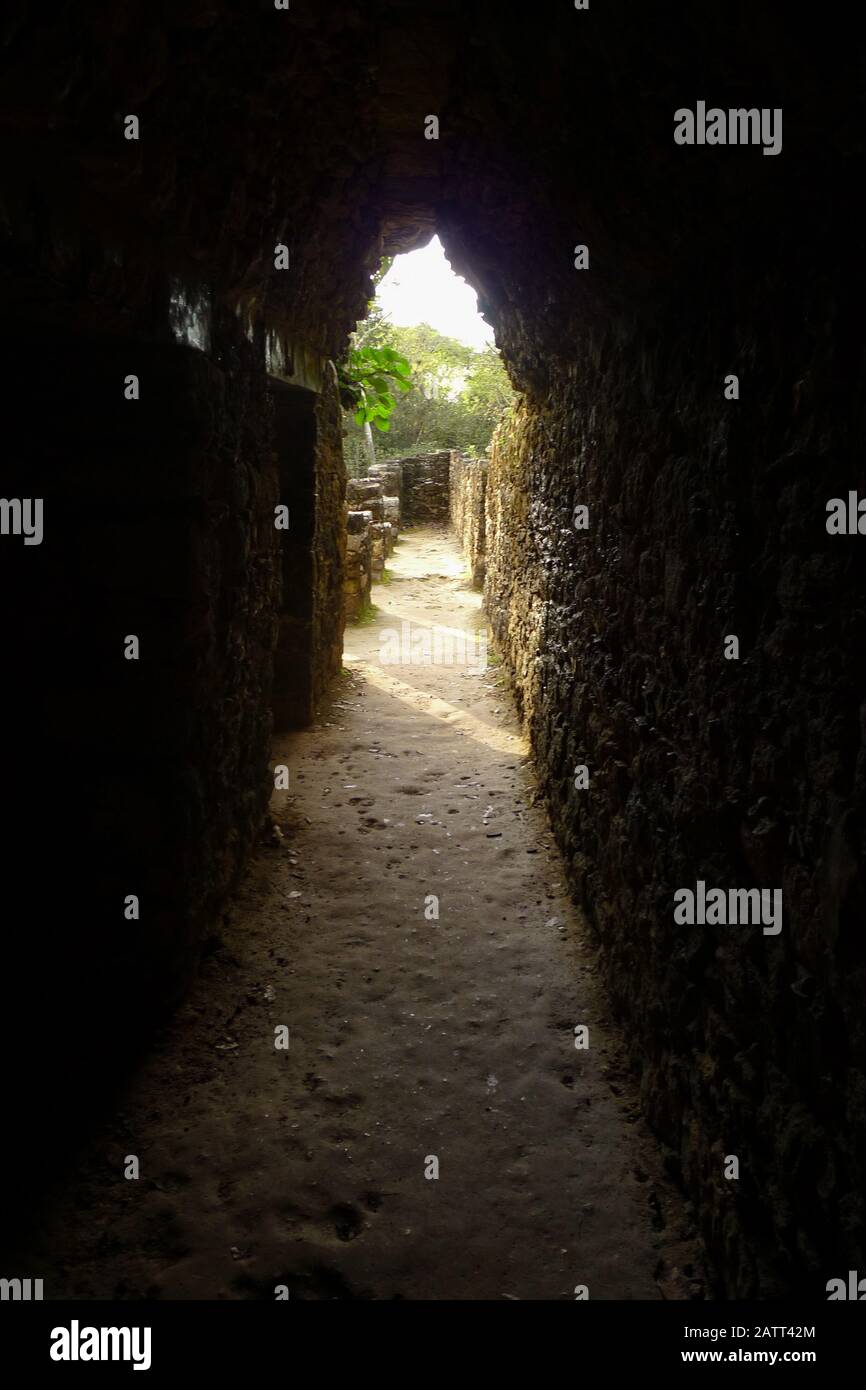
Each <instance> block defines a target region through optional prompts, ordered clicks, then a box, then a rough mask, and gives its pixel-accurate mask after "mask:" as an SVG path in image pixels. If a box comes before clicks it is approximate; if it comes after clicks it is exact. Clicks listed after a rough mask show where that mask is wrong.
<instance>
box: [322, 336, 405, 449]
mask: <svg viewBox="0 0 866 1390" xmlns="http://www.w3.org/2000/svg"><path fill="white" fill-rule="evenodd" d="M411 372H412V368H411V366H410V365H409V360H408V358H406V357H403V356H402V354H401V353H399V352H396V351H395V349H394V348H391V347H369V346H368V347H360V348H353V350H352V351H351V352H350V353H349V356H348V359H347V361H346V362H345V363H343V365H342V366H341V367H340V368H339V369H338V377H339V381H340V398H341V400H342V402H343V405H344V406H345V408H346V409H347V410H351V411H353V412H354V418H355V424H356V425H375V426H376V429H377V430H381V431H382V432H383V433H385V432H387V431H388V430H389V429H390V428H391V412H392V411H393V409H394V407H395V406H396V404H397V399H396V396H395V395H394V391H395V390H396V391H408V390H409V389H410V388H411V386H412V377H411Z"/></svg>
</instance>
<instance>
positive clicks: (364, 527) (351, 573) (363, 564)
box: [344, 511, 373, 622]
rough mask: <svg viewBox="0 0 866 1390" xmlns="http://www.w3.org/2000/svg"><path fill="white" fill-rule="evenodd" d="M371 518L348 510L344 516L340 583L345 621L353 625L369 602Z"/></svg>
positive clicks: (365, 512)
mask: <svg viewBox="0 0 866 1390" xmlns="http://www.w3.org/2000/svg"><path fill="white" fill-rule="evenodd" d="M372 520H373V518H372V515H371V513H370V512H368V511H350V512H349V513H348V515H347V517H346V529H347V535H346V574H345V581H344V590H345V612H346V621H347V622H354V621H355V620H356V619H357V618H359V617H360V616H361V614H362V613H363V611H364V609H365V608H367V607H368V606H369V603H370V585H371V584H372V582H373V578H372V560H373V552H372V537H371V534H370V529H371V525H372Z"/></svg>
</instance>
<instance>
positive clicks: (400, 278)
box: [376, 236, 493, 350]
mask: <svg viewBox="0 0 866 1390" xmlns="http://www.w3.org/2000/svg"><path fill="white" fill-rule="evenodd" d="M376 299H377V301H378V303H379V304H380V305H381V307H382V309H383V310H384V312H385V313H386V314H387V315H388V317H389V318H390V320H391V322H392V323H394V324H396V325H397V327H398V328H414V327H415V326H416V325H417V324H419V323H429V324H430V327H431V328H435V329H437V330H438V332H440V333H444V334H445V336H446V337H447V338H456V339H457V341H458V342H460V343H466V344H467V346H468V347H472V348H475V349H476V350H478V349H480V348H483V347H486V346H487V344H488V343H492V342H493V329H492V328H491V327H490V325H489V324H488V323H485V322H484V319H483V318H482V317H481V315H480V314H479V312H478V297H477V295H476V293H475V291H474V290H473V289H472V287H471V285H467V283H466V281H465V280H461V279H460V278H459V277H458V276H457V275H455V274H454V271H453V270H452V269H451V267H450V265H449V264H448V262H447V261H446V259H445V252H444V251H443V250H442V243H441V241H440V240H439V238H438V236H434V238H433V240H432V241H431V242H430V243H429V244H428V245H427V246H423V247H422V248H421V250H420V251H410V252H409V253H408V255H405V256H396V257H395V258H394V264H393V265H392V266H391V269H390V270H389V271H388V274H387V275H386V276H385V277H384V279H383V280H382V281H381V282H380V284H379V285H378V287H377V289H376Z"/></svg>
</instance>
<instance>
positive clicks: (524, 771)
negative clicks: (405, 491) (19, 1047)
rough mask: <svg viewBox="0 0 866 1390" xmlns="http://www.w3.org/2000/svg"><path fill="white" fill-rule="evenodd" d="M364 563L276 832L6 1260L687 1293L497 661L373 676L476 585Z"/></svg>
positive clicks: (324, 1287) (297, 739) (676, 1201)
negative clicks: (365, 577)
mask: <svg viewBox="0 0 866 1390" xmlns="http://www.w3.org/2000/svg"><path fill="white" fill-rule="evenodd" d="M389 569H390V572H391V576H392V577H391V579H390V582H388V583H385V584H381V585H379V586H377V587H376V589H375V591H374V601H375V604H376V605H377V612H376V613H375V615H374V619H373V621H370V622H367V623H365V624H363V625H361V626H357V627H354V628H351V629H350V630H349V633H348V638H347V649H346V657H345V662H346V672H345V674H344V677H343V679H342V682H341V687H340V689H339V690H338V692H337V693H336V694H335V696H334V698H333V700H332V701H331V703H330V704H329V706H328V707H327V708H326V709H325V710H324V711H323V712H322V714H321V716H320V718H319V721H318V723H317V724H316V726H315V727H314V728H312V729H310V730H307V731H304V732H303V733H299V734H297V735H293V736H291V737H289V738H285V739H282V740H281V741H280V742H279V743H278V744H277V746H276V749H275V757H274V761H275V763H285V764H286V765H287V766H288V768H289V770H290V779H291V780H290V788H289V790H288V791H287V792H286V791H281V792H276V793H275V794H274V798H273V803H272V814H273V818H274V822H275V824H276V826H277V827H278V832H276V831H275V832H273V833H272V834H271V837H270V839H268V840H266V841H265V842H264V843H263V844H262V846H261V847H260V850H259V851H258V853H257V855H256V857H255V859H254V862H253V864H252V866H251V868H250V870H249V872H248V873H247V875H246V877H245V880H244V883H243V886H242V889H241V891H240V893H239V896H238V898H237V899H236V901H235V902H234V904H233V905H232V907H231V909H230V911H229V912H228V913H227V914H226V917H225V920H224V924H223V926H222V928H221V932H220V935H219V937H218V938H216V939H215V940H214V942H212V943H211V950H210V952H209V954H208V957H207V959H206V960H205V963H204V965H203V968H202V972H201V974H200V976H199V978H198V980H197V982H196V985H195V987H194V990H193V992H192V994H191V996H190V997H189V999H188V1000H187V1002H186V1003H185V1004H184V1006H183V1007H182V1009H181V1010H180V1011H179V1013H178V1014H177V1015H176V1017H175V1018H174V1019H173V1020H172V1021H171V1023H170V1024H169V1025H168V1026H167V1027H166V1028H165V1029H164V1030H163V1031H162V1033H161V1035H160V1037H159V1040H158V1046H157V1048H156V1049H155V1050H154V1051H153V1052H152V1053H151V1055H150V1056H149V1057H148V1059H147V1061H146V1062H145V1063H144V1065H143V1066H142V1067H141V1068H140V1069H139V1071H138V1074H137V1075H136V1077H135V1078H134V1079H133V1080H131V1081H130V1083H129V1084H128V1086H127V1088H126V1091H125V1094H124V1095H123V1097H122V1099H121V1105H120V1108H119V1109H118V1110H117V1112H116V1113H115V1114H114V1115H113V1116H112V1117H111V1118H110V1119H109V1120H108V1121H107V1122H106V1124H105V1125H104V1127H103V1128H101V1129H100V1132H99V1133H98V1134H96V1135H95V1136H94V1137H93V1139H92V1141H91V1142H90V1143H89V1144H88V1146H87V1148H86V1150H85V1152H84V1153H83V1154H82V1155H81V1159H80V1167H79V1170H78V1172H77V1174H76V1175H75V1177H74V1179H73V1181H72V1183H71V1184H69V1183H67V1184H66V1185H65V1187H64V1190H63V1192H62V1193H60V1194H57V1195H56V1197H55V1199H54V1200H53V1202H52V1205H51V1208H50V1210H49V1214H48V1216H47V1217H46V1219H45V1220H44V1221H43V1223H42V1225H41V1227H40V1231H39V1235H38V1240H37V1242H36V1244H35V1245H34V1246H32V1247H31V1249H30V1251H29V1253H28V1255H27V1259H26V1263H27V1265H28V1266H29V1267H30V1268H27V1269H24V1268H22V1269H20V1270H17V1271H16V1272H20V1273H21V1274H26V1273H29V1272H31V1271H32V1273H33V1274H34V1275H39V1276H42V1277H44V1278H45V1279H46V1288H45V1296H46V1298H49V1297H60V1298H63V1297H83V1298H90V1297H102V1298H116V1297H126V1298H136V1297H159V1298H162V1299H187V1298H208V1299H236V1298H250V1297H253V1298H256V1297H263V1298H274V1296H275V1294H274V1290H275V1288H276V1286H278V1285H283V1284H284V1285H287V1286H288V1289H289V1290H290V1296H291V1297H292V1298H311V1299H332V1298H361V1299H394V1298H399V1299H449V1298H456V1299H497V1300H499V1299H573V1298H574V1297H575V1288H576V1286H578V1285H586V1286H587V1288H588V1292H589V1297H590V1298H591V1299H611V1298H626V1299H635V1298H647V1299H653V1298H689V1297H701V1295H702V1291H703V1292H704V1293H705V1285H704V1276H703V1273H702V1266H701V1263H700V1253H699V1248H698V1246H697V1243H696V1242H695V1240H694V1239H693V1232H692V1231H691V1229H690V1227H689V1222H688V1213H687V1209H686V1207H685V1205H684V1203H683V1201H682V1199H681V1198H680V1197H679V1195H678V1194H677V1193H676V1192H675V1190H674V1189H673V1188H672V1187H671V1185H670V1184H669V1182H668V1181H667V1179H666V1177H665V1175H664V1173H663V1170H662V1166H661V1163H660V1159H659V1155H658V1151H657V1149H656V1147H655V1145H654V1143H653V1141H652V1139H651V1138H650V1137H649V1136H648V1134H647V1132H646V1130H645V1128H644V1125H643V1122H642V1120H641V1119H640V1117H639V1114H638V1108H637V1102H636V1096H635V1091H634V1088H633V1086H632V1083H631V1082H630V1080H629V1079H628V1077H627V1075H626V1074H625V1071H624V1068H623V1065H622V1057H621V1051H620V1046H619V1043H618V1040H617V1034H616V1031H615V1030H613V1029H611V1028H610V1026H609V1024H608V1021H607V1019H606V1004H605V999H604V995H603V993H602V992H601V990H600V988H599V986H598V983H597V977H596V974H595V970H594V956H593V950H592V947H591V944H590V943H589V941H588V939H587V937H586V933H585V929H584V927H583V926H582V923H581V920H580V916H579V914H578V913H577V912H576V911H575V909H574V908H573V907H572V906H571V905H570V903H569V900H568V896H567V893H566V892H565V887H564V878H563V873H562V867H561V863H560V861H559V858H558V855H557V852H556V850H555V848H554V846H553V843H552V839H551V836H550V831H549V825H548V823H547V820H546V817H545V814H544V811H543V809H542V808H541V807H539V806H537V805H536V804H535V800H534V787H533V779H532V774H531V768H530V766H529V765H528V762H527V750H526V747H525V744H524V742H523V739H522V736H521V733H520V730H519V727H518V724H517V721H516V718H515V715H514V712H513V707H512V705H511V702H510V698H509V695H508V693H507V690H506V688H505V684H504V681H503V678H502V676H501V675H500V673H499V672H498V671H497V670H496V668H495V666H490V667H488V669H487V670H486V671H482V670H480V669H479V668H480V665H481V662H480V661H479V660H478V659H477V658H478V657H479V656H480V654H481V653H480V648H479V647H478V646H473V648H472V649H471V650H469V651H468V652H464V653H463V654H464V655H466V656H468V658H469V661H468V664H467V663H465V662H464V664H452V665H447V664H440V665H419V664H412V663H411V662H410V664H403V665H394V664H391V663H390V662H387V661H384V662H383V659H382V658H383V655H388V656H393V655H395V654H397V655H399V653H395V652H394V651H393V650H392V646H393V643H394V641H395V640H396V639H394V638H389V637H388V636H387V635H386V636H384V637H383V633H385V634H387V633H388V632H391V633H396V634H398V635H399V634H400V633H401V632H403V633H404V641H405V632H406V630H405V629H403V628H402V624H403V623H408V624H410V628H409V629H408V632H409V633H410V634H412V635H414V637H415V642H416V646H415V654H416V656H417V655H418V654H419V647H420V643H419V639H418V628H419V627H425V626H426V627H427V628H428V629H429V628H430V627H431V625H437V624H438V625H443V626H446V627H449V628H451V629H453V630H454V631H453V632H452V637H454V634H455V633H456V634H457V635H458V636H459V634H464V636H465V635H466V634H469V635H470V637H471V638H472V640H473V642H474V640H475V638H474V635H475V634H476V632H477V631H478V630H479V629H481V628H483V626H484V617H483V614H482V612H481V608H480V599H479V596H478V594H477V593H474V592H473V591H472V590H471V588H470V587H469V586H468V583H467V581H466V578H465V574H464V569H463V564H462V561H461V559H460V557H459V555H458V553H457V550H456V548H455V544H454V541H453V539H452V538H451V536H450V535H449V534H448V533H447V532H445V531H443V530H434V529H419V530H416V531H413V532H409V533H408V534H406V535H405V536H404V538H403V539H402V540H401V542H400V544H399V546H398V548H397V552H396V554H395V555H394V557H392V559H391V561H390V562H389ZM456 640H457V639H456V638H455V641H456ZM453 654H454V655H456V656H459V655H460V654H461V653H460V651H459V650H453ZM403 655H404V656H406V655H411V648H410V650H409V651H408V652H407V651H404V652H403ZM433 896H435V898H437V899H438V914H439V915H438V920H436V919H435V917H434V916H433V911H434V907H433V904H432V901H431V899H432V897H433ZM281 1025H285V1026H286V1027H287V1028H288V1029H289V1047H288V1049H287V1050H285V1049H283V1050H278V1049H277V1048H275V1045H274V1043H275V1029H277V1028H278V1027H280V1026H281ZM576 1025H587V1026H588V1028H589V1030H590V1033H589V1037H590V1047H589V1050H587V1051H585V1050H576V1048H575V1045H574V1043H575V1032H574V1030H575V1026H576ZM129 1154H135V1155H137V1156H138V1158H139V1160H140V1165H141V1176H140V1178H139V1179H138V1180H137V1181H127V1180H125V1179H124V1177H123V1168H124V1160H125V1157H126V1155H129ZM433 1158H435V1159H436V1160H437V1161H438V1178H430V1177H427V1176H425V1171H426V1172H431V1171H433V1164H432V1162H431V1160H432V1159H433ZM61 1251H62V1252H64V1253H62V1254H61V1253H60V1252H61Z"/></svg>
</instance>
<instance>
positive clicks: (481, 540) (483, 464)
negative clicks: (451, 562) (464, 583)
mask: <svg viewBox="0 0 866 1390" xmlns="http://www.w3.org/2000/svg"><path fill="white" fill-rule="evenodd" d="M488 466H489V461H488V460H487V459H470V458H463V456H462V455H460V454H452V456H451V469H450V473H449V492H450V512H451V524H452V525H453V527H454V530H455V531H456V532H457V536H458V539H459V541H460V545H461V548H462V550H463V554H464V555H465V556H466V561H467V564H468V565H469V572H470V574H471V576H472V583H473V584H474V585H475V587H476V588H480V587H481V585H482V584H483V583H484V573H485V568H486V562H485V494H486V490H487V470H488Z"/></svg>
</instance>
